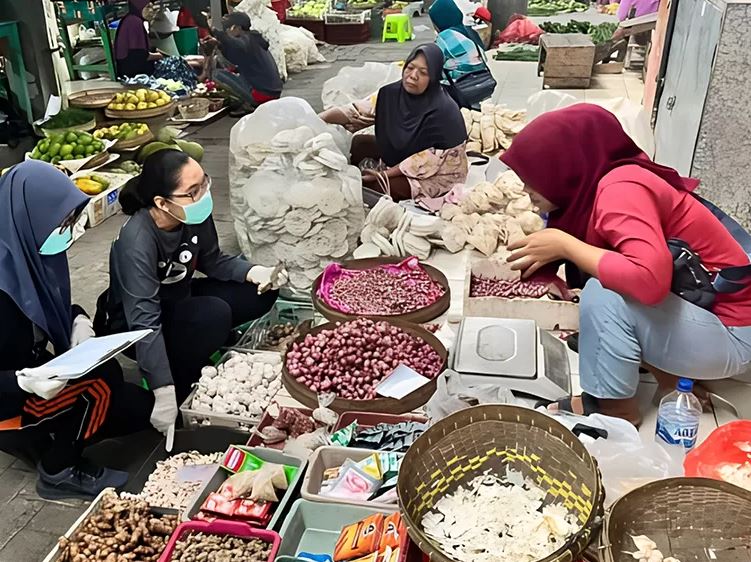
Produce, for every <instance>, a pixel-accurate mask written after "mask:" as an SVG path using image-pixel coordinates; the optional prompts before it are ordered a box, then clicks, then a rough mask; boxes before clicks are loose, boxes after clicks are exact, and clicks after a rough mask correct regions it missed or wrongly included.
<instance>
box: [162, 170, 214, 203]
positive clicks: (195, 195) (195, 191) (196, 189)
mask: <svg viewBox="0 0 751 562" xmlns="http://www.w3.org/2000/svg"><path fill="white" fill-rule="evenodd" d="M209 189H211V176H209V175H208V174H206V175H204V176H203V183H202V184H201V185H199V186H193V187H191V188H190V191H189V192H188V193H173V194H172V195H170V199H178V198H183V199H190V200H191V201H193V202H194V203H195V202H196V201H198V200H199V199H200V198H201V197H203V196H204V195H206V192H207V191H208V190H209Z"/></svg>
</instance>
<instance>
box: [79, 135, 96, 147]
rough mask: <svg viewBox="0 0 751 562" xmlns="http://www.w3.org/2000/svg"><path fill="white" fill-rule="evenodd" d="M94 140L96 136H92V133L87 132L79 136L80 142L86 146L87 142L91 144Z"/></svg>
mask: <svg viewBox="0 0 751 562" xmlns="http://www.w3.org/2000/svg"><path fill="white" fill-rule="evenodd" d="M93 141H94V137H92V136H91V135H90V134H88V133H86V134H85V135H81V136H80V137H78V144H82V145H84V146H86V145H87V144H91V143H92V142H93Z"/></svg>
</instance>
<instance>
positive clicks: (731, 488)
mask: <svg viewBox="0 0 751 562" xmlns="http://www.w3.org/2000/svg"><path fill="white" fill-rule="evenodd" d="M639 535H646V536H647V537H649V538H650V539H652V540H653V541H654V542H656V543H657V548H658V549H659V550H660V552H662V554H663V555H664V556H665V557H668V556H672V557H674V558H678V559H679V560H713V559H715V558H713V557H711V556H710V555H708V554H705V553H707V552H712V551H713V550H714V551H715V552H717V556H716V559H717V560H744V559H745V560H747V559H748V558H747V557H748V549H749V545H751V491H748V490H744V489H743V488H739V487H738V486H735V485H733V484H729V483H727V482H722V481H720V480H712V479H710V478H668V479H665V480H657V481H656V482H650V483H649V484H645V485H644V486H641V487H639V488H637V489H636V490H632V491H631V492H629V493H628V494H626V495H625V496H623V497H622V498H620V499H619V500H617V501H616V502H615V503H614V504H613V505H612V506H610V508H609V509H608V512H607V514H606V515H605V522H604V525H603V529H602V534H601V537H600V553H601V555H600V556H601V559H602V560H603V561H604V562H634V558H633V557H632V556H631V555H630V554H627V553H628V552H634V551H636V550H638V549H637V548H636V546H635V545H634V541H633V540H632V539H631V537H632V536H639ZM733 551H735V552H736V553H737V554H738V556H739V557H738V558H736V557H734V556H733V555H732V554H730V553H732V552H733ZM725 553H727V554H728V555H729V557H728V558H724V556H725ZM741 553H745V554H741ZM697 554H698V556H697Z"/></svg>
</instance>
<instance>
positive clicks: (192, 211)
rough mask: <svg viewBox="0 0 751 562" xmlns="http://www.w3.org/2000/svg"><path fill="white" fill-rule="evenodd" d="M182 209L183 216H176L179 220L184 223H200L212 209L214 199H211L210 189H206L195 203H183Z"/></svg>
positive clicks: (207, 216)
mask: <svg viewBox="0 0 751 562" xmlns="http://www.w3.org/2000/svg"><path fill="white" fill-rule="evenodd" d="M181 206H182V205H181ZM182 209H183V213H185V218H184V219H179V218H178V220H179V221H180V222H182V223H184V224H201V223H202V222H203V221H205V220H206V219H207V218H209V216H210V215H211V211H212V210H213V209H214V200H213V199H211V190H210V189H207V190H206V193H205V194H204V196H203V197H201V198H200V199H199V200H198V201H196V202H195V203H191V204H190V205H185V206H184V207H182ZM175 218H177V217H175Z"/></svg>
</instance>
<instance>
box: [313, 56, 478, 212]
mask: <svg viewBox="0 0 751 562" xmlns="http://www.w3.org/2000/svg"><path fill="white" fill-rule="evenodd" d="M443 62H444V61H443V54H442V53H441V50H440V48H438V46H437V45H435V44H434V43H429V44H425V45H420V46H418V47H417V48H416V49H415V50H414V51H412V53H411V54H410V55H409V57H408V58H407V60H406V61H405V64H404V70H403V72H402V79H401V80H400V81H398V82H394V83H393V84H387V85H386V86H383V87H382V88H381V89H380V90H378V93H377V94H375V95H373V96H370V97H369V98H367V99H365V100H362V101H359V102H356V103H354V104H351V105H348V106H344V107H337V108H332V109H329V110H327V111H324V112H323V113H321V115H320V117H321V118H322V119H323V120H324V121H326V122H327V123H331V124H336V125H342V126H344V127H346V128H347V129H349V130H350V131H356V130H360V129H363V128H365V127H367V126H369V125H372V124H375V136H373V135H365V134H361V135H356V136H355V137H354V139H353V142H352V149H351V152H352V154H351V161H352V164H354V165H361V164H363V162H364V161H365V160H366V159H369V160H376V161H380V162H381V163H382V165H376V166H375V167H373V166H370V167H369V168H367V167H366V169H365V170H364V172H363V185H364V187H366V188H368V189H371V190H373V191H382V192H383V191H388V192H389V193H390V195H391V197H392V198H394V200H396V201H400V200H404V199H414V200H415V202H416V203H417V204H419V205H421V206H423V207H424V208H426V209H428V210H430V211H438V210H440V208H441V206H442V205H443V202H444V199H445V197H446V196H447V195H448V194H449V193H450V192H451V190H452V189H453V188H454V187H455V186H456V185H458V184H463V183H464V182H465V181H466V179H467V174H468V172H469V165H468V163H467V154H466V152H465V144H466V142H467V130H466V128H465V126H464V119H463V118H462V115H461V112H460V111H459V107H458V106H457V105H456V102H454V100H453V99H451V96H449V94H448V93H447V92H446V90H445V89H444V87H443V86H442V85H441V72H442V69H443ZM361 167H365V166H364V165H363V166H361ZM380 168H385V169H380Z"/></svg>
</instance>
